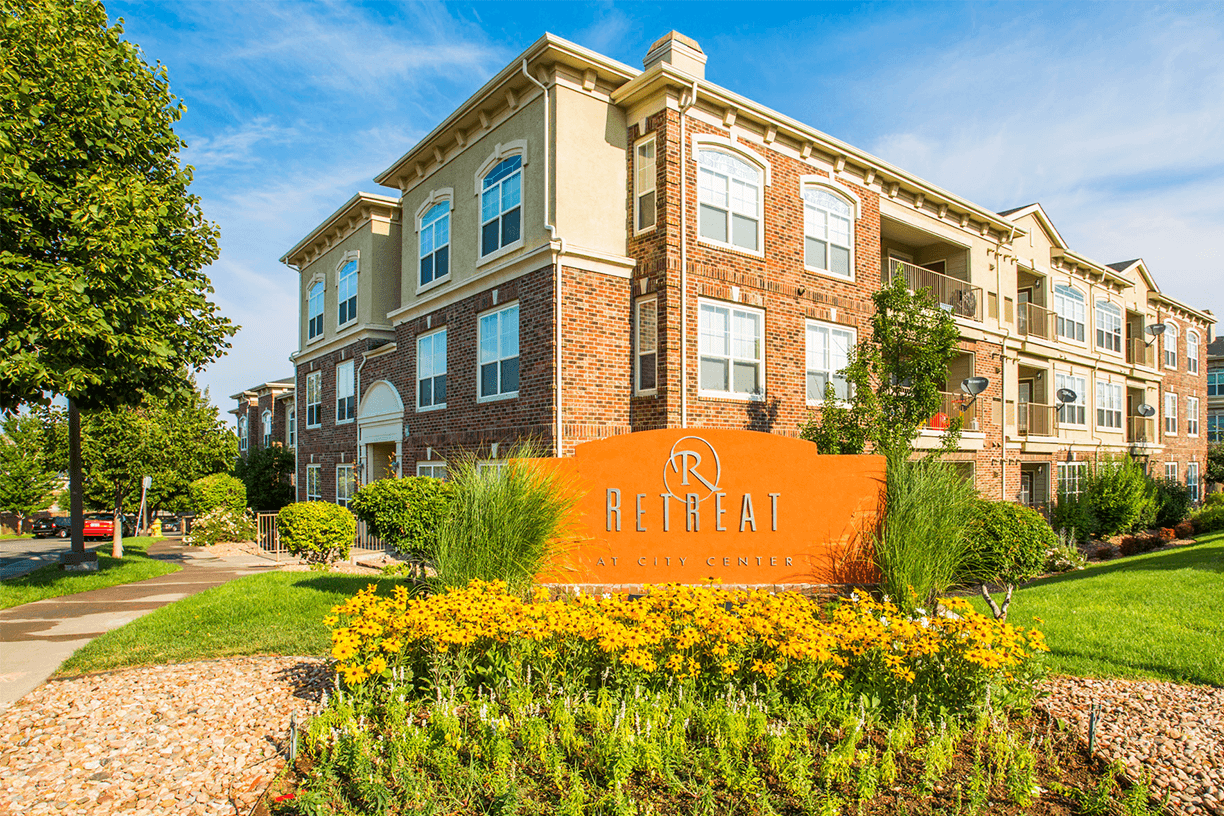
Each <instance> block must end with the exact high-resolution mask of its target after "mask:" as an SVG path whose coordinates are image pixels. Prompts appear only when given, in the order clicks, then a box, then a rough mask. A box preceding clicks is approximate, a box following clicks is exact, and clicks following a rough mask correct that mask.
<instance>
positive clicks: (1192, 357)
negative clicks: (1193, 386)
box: [1186, 331, 1199, 374]
mask: <svg viewBox="0 0 1224 816" xmlns="http://www.w3.org/2000/svg"><path fill="white" fill-rule="evenodd" d="M1186 370H1187V371H1189V372H1190V373H1191V374H1197V373H1198V370H1199V336H1198V332H1196V331H1188V332H1186Z"/></svg>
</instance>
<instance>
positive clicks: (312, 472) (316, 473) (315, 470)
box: [306, 465, 323, 501]
mask: <svg viewBox="0 0 1224 816" xmlns="http://www.w3.org/2000/svg"><path fill="white" fill-rule="evenodd" d="M322 476H323V466H322V465H307V466H306V501H323V493H322V490H323V486H322V483H321V479H322ZM312 487H313V490H312Z"/></svg>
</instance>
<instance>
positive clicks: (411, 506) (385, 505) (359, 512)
mask: <svg viewBox="0 0 1224 816" xmlns="http://www.w3.org/2000/svg"><path fill="white" fill-rule="evenodd" d="M453 492H454V491H453V488H452V486H451V485H450V484H448V483H446V482H444V481H442V480H441V479H432V478H430V477H428V476H408V477H405V478H403V479H379V480H378V481H376V482H371V483H370V484H368V485H364V486H362V487H361V489H359V490H358V491H357V492H356V493H355V494H354V495H353V498H352V500H351V501H350V502H349V508H350V509H351V510H352V511H353V514H354V515H355V516H357V518H359V519H361V520H362V521H364V522H365V523H366V524H367V525H369V528H370V530H371V531H372V532H373V533H374V535H376V536H378V537H379V538H381V539H382V540H383V541H385V542H387V543H388V544H390V545H391V546H393V547H395V549H397V550H399V551H401V552H411V553H417V554H428V553H432V552H433V551H434V549H435V548H436V544H437V541H438V530H439V529H440V528H441V526H442V523H443V522H444V521H445V520H446V518H447V516H448V515H449V514H450V510H451V497H452V495H453Z"/></svg>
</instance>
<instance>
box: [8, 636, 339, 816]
mask: <svg viewBox="0 0 1224 816" xmlns="http://www.w3.org/2000/svg"><path fill="white" fill-rule="evenodd" d="M329 678H330V672H329V671H328V670H327V668H326V664H325V663H324V661H322V660H320V659H318V658H302V657H238V658H227V659H222V660H209V661H203V662H199V663H182V664H176V665H172V666H153V667H146V668H140V669H125V670H122V671H116V672H107V673H101V674H92V675H85V676H83V677H76V678H69V679H66V680H54V681H51V682H48V683H45V684H44V685H42V686H40V687H39V688H37V689H36V690H34V691H33V692H31V693H30V694H29V695H27V696H26V697H24V698H22V699H21V700H19V701H18V702H16V703H14V704H13V705H12V706H11V707H10V708H9V709H8V710H7V711H4V712H0V813H4V814H8V813H13V814H17V813H21V814H28V815H29V816H36V815H37V814H60V813H63V814H74V816H75V815H76V814H80V816H92V815H93V814H98V816H101V814H112V813H123V814H133V815H134V816H146V814H148V815H149V816H151V815H152V814H171V813H173V814H192V815H195V814H199V815H201V816H203V815H204V814H210V815H211V814H240V815H241V816H246V814H248V813H250V812H251V808H252V807H253V806H254V804H255V800H256V799H258V798H259V796H260V795H261V794H262V793H263V791H264V789H265V788H267V786H268V783H269V782H270V781H271V780H272V778H273V777H274V776H275V775H276V774H277V773H278V772H279V771H280V770H281V768H282V767H283V765H284V761H285V760H284V756H285V747H286V742H287V737H288V733H289V718H290V713H291V712H296V713H297V719H298V722H299V723H302V722H304V721H305V720H306V718H307V717H308V716H310V715H311V714H313V713H314V712H315V711H316V709H317V701H318V699H319V694H320V692H321V691H322V689H323V687H324V686H325V685H326V684H327V683H328V682H329Z"/></svg>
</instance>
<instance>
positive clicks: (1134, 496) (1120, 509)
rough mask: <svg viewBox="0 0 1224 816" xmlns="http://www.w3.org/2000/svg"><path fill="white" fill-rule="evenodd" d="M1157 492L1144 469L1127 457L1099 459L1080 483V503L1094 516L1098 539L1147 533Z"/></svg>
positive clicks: (1153, 513)
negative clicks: (1082, 501) (1082, 502)
mask: <svg viewBox="0 0 1224 816" xmlns="http://www.w3.org/2000/svg"><path fill="white" fill-rule="evenodd" d="M1155 493H1156V491H1155V488H1154V487H1153V486H1152V480H1151V479H1150V478H1148V476H1147V474H1146V473H1144V472H1143V467H1142V466H1141V465H1140V464H1139V463H1138V462H1136V461H1135V460H1133V459H1131V458H1129V457H1125V456H1123V457H1113V458H1105V459H1101V460H1099V461H1098V462H1097V466H1096V468H1095V469H1089V471H1088V472H1087V473H1086V474H1085V475H1084V480H1083V493H1082V494H1081V495H1082V497H1083V499H1084V500H1085V501H1087V502H1088V503H1089V505H1090V506H1091V507H1092V512H1093V513H1094V514H1095V515H1096V519H1097V531H1096V534H1097V535H1099V536H1102V537H1104V536H1112V535H1117V534H1118V533H1127V532H1130V531H1131V530H1135V529H1147V528H1148V527H1150V526H1151V525H1152V524H1153V523H1154V522H1155V520H1156V495H1155Z"/></svg>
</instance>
